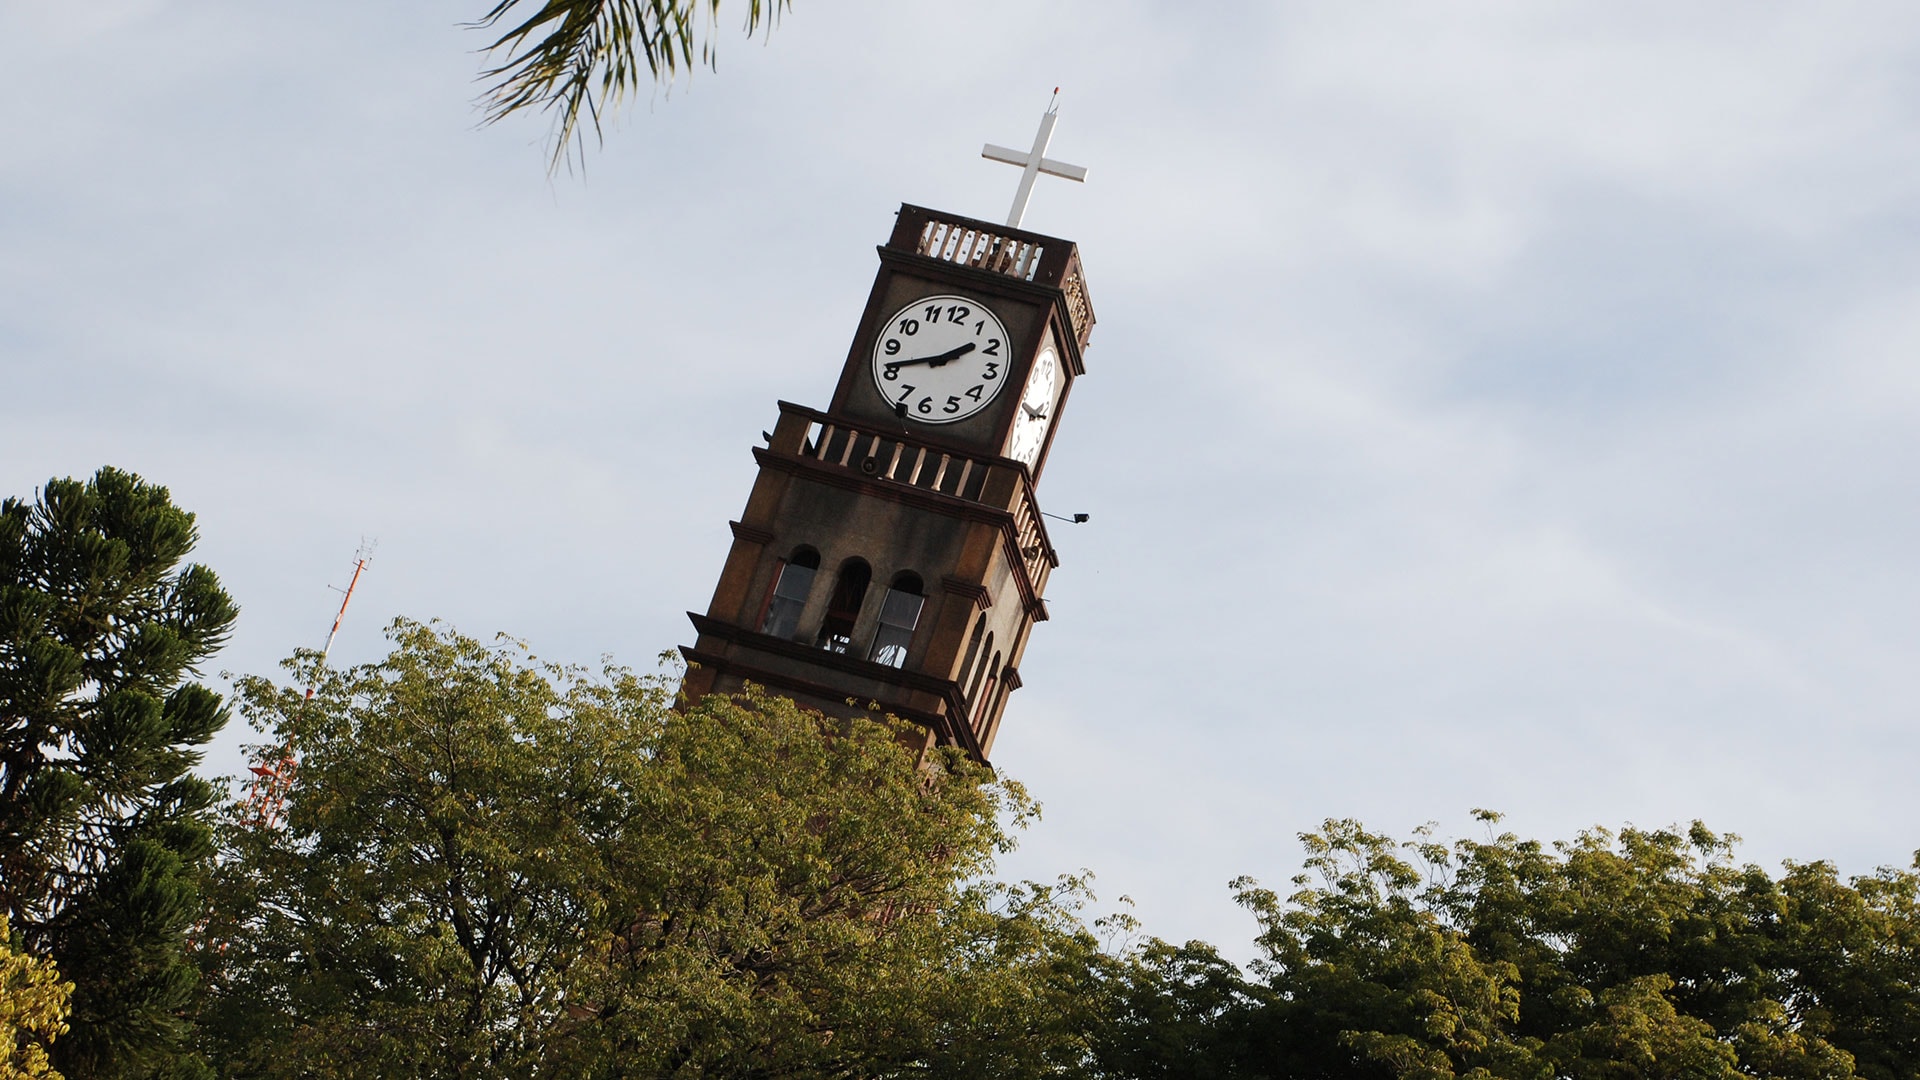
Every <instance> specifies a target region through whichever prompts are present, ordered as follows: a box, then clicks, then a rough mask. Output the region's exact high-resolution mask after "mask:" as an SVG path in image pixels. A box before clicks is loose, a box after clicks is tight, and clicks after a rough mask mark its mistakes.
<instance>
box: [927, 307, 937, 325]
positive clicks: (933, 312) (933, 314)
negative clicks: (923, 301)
mask: <svg viewBox="0 0 1920 1080" xmlns="http://www.w3.org/2000/svg"><path fill="white" fill-rule="evenodd" d="M927 321H928V322H939V321H940V305H939V304H928V305H927Z"/></svg>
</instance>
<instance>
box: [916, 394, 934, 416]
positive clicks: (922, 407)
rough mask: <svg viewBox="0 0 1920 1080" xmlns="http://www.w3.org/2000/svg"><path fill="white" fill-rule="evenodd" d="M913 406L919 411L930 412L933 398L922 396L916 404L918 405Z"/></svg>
mask: <svg viewBox="0 0 1920 1080" xmlns="http://www.w3.org/2000/svg"><path fill="white" fill-rule="evenodd" d="M914 408H915V409H917V410H919V411H920V412H923V413H930V412H932V411H933V398H931V397H923V398H921V399H920V404H918V405H915V406H914Z"/></svg>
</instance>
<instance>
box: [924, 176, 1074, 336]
mask: <svg viewBox="0 0 1920 1080" xmlns="http://www.w3.org/2000/svg"><path fill="white" fill-rule="evenodd" d="M887 246H888V247H890V248H893V249H895V250H899V251H909V252H912V253H913V254H915V255H922V256H925V257H927V258H929V259H939V260H940V261H941V262H948V263H953V264H955V265H958V266H966V267H971V268H973V269H975V270H984V271H986V272H988V273H993V274H1005V275H1007V276H1008V277H1013V278H1018V279H1020V280H1021V281H1031V282H1033V283H1034V284H1036V285H1047V286H1051V287H1053V288H1056V289H1059V290H1060V291H1061V292H1062V293H1064V294H1065V296H1066V301H1067V304H1066V307H1067V317H1068V318H1069V319H1071V320H1072V322H1073V332H1074V337H1075V339H1076V340H1077V341H1078V342H1079V344H1080V345H1081V346H1082V347H1085V346H1086V344H1087V337H1088V335H1089V334H1091V333H1093V323H1094V318H1093V303H1092V301H1090V300H1088V299H1087V283H1086V279H1085V278H1084V277H1083V276H1082V275H1081V273H1080V251H1079V249H1078V248H1077V247H1075V246H1074V245H1073V244H1072V243H1071V242H1069V241H1066V240H1060V239H1057V238H1055V237H1050V236H1042V235H1041V234H1039V233H1033V232H1027V231H1026V230H1024V229H1011V228H1008V227H1007V226H1004V225H995V224H992V223H990V222H985V221H978V220H975V219H974V218H963V217H959V216H957V215H954V214H943V213H939V212H937V211H933V210H928V209H926V208H925V207H920V206H902V207H901V208H900V217H899V219H898V220H897V221H895V222H894V228H893V237H892V238H891V239H890V240H888V241H887Z"/></svg>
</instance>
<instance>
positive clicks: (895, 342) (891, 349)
mask: <svg viewBox="0 0 1920 1080" xmlns="http://www.w3.org/2000/svg"><path fill="white" fill-rule="evenodd" d="M882 347H883V348H885V349H886V350H887V355H888V356H895V355H897V354H898V353H899V352H900V339H899V338H892V337H890V338H888V339H887V343H886V345H884V346H882Z"/></svg>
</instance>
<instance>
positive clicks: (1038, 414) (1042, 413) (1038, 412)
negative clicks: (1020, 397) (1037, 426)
mask: <svg viewBox="0 0 1920 1080" xmlns="http://www.w3.org/2000/svg"><path fill="white" fill-rule="evenodd" d="M1020 407H1021V408H1023V409H1025V410H1027V415H1028V416H1031V417H1033V418H1034V419H1035V420H1045V419H1046V418H1047V410H1045V409H1036V408H1034V407H1033V406H1031V405H1029V404H1027V403H1026V402H1024V401H1023V402H1021V403H1020Z"/></svg>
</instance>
